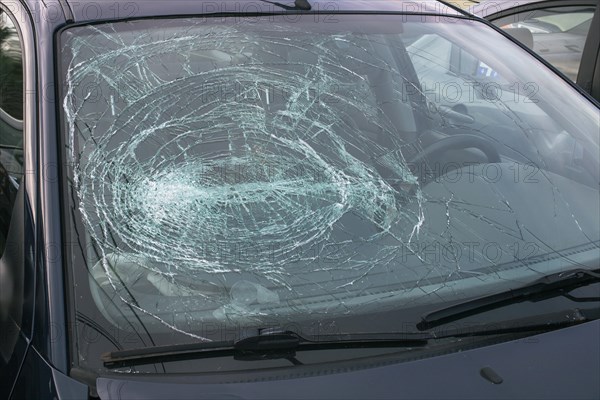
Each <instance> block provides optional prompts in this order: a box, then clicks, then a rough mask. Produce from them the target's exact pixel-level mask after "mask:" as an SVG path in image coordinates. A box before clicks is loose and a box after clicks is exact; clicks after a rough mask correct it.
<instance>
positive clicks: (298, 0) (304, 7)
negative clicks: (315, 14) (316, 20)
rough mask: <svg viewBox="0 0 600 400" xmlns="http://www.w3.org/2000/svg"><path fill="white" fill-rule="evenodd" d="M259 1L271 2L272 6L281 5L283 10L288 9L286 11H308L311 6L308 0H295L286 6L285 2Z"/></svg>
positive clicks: (263, 0)
mask: <svg viewBox="0 0 600 400" xmlns="http://www.w3.org/2000/svg"><path fill="white" fill-rule="evenodd" d="M260 1H262V2H263V3H269V4H273V5H274V6H277V7H281V8H283V9H284V10H288V11H296V10H301V11H309V10H310V9H311V8H312V6H311V5H310V3H309V2H308V0H295V1H294V6H293V7H292V6H286V5H285V4H281V3H278V2H276V1H269V0H260Z"/></svg>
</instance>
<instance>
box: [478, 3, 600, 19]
mask: <svg viewBox="0 0 600 400" xmlns="http://www.w3.org/2000/svg"><path fill="white" fill-rule="evenodd" d="M535 3H540V5H542V4H541V3H547V5H548V6H567V5H570V4H572V5H574V6H575V5H588V4H598V0H511V1H499V0H484V1H482V2H480V3H479V4H476V5H474V6H472V7H469V12H470V13H472V14H474V15H477V16H479V17H482V18H488V17H490V16H496V14H497V17H501V16H503V15H507V14H511V13H510V12H509V10H512V9H514V10H515V11H517V10H518V9H520V8H522V7H524V6H531V5H533V4H535Z"/></svg>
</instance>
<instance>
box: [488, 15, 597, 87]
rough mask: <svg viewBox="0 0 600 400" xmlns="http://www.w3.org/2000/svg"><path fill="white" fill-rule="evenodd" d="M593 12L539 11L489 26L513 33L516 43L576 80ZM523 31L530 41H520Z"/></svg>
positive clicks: (498, 21)
mask: <svg viewBox="0 0 600 400" xmlns="http://www.w3.org/2000/svg"><path fill="white" fill-rule="evenodd" d="M594 11H595V7H594V6H569V7H553V8H542V9H537V10H529V11H524V12H521V13H518V14H513V15H510V16H507V17H503V18H499V19H497V20H495V21H492V23H493V24H494V25H496V26H498V27H500V28H502V29H505V30H508V29H510V31H508V33H509V34H513V33H514V34H513V36H514V37H515V38H516V39H517V40H521V41H522V42H523V43H524V44H525V45H526V46H528V47H530V48H532V50H533V51H535V52H536V53H537V54H539V55H540V56H541V57H542V58H544V59H545V60H546V61H548V62H549V63H550V64H552V65H554V66H555V67H556V68H557V69H558V70H560V71H561V72H562V73H564V74H565V75H566V76H567V77H569V78H570V79H572V80H573V81H577V73H578V72H579V64H580V62H581V55H582V53H583V47H584V45H585V40H586V38H587V35H588V32H589V30H590V26H591V23H592V17H593V16H594ZM523 29H527V30H528V31H529V32H531V36H532V37H533V38H532V39H533V40H531V37H530V38H529V40H523V37H524V35H523V34H522V30H523ZM517 33H519V35H518V36H517V35H516V34H517ZM532 46H533V47H532Z"/></svg>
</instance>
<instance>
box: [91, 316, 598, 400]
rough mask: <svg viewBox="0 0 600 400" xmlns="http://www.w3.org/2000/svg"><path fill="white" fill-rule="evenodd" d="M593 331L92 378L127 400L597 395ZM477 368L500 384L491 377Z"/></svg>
mask: <svg viewBox="0 0 600 400" xmlns="http://www.w3.org/2000/svg"><path fill="white" fill-rule="evenodd" d="M599 335H600V321H593V322H589V323H586V324H582V325H578V326H575V327H571V328H565V329H561V330H558V331H553V332H549V333H545V334H540V335H536V336H531V337H528V338H525V339H520V340H516V341H511V342H506V343H501V344H495V345H491V346H487V347H481V348H477V349H472V350H467V351H463V352H458V353H452V354H447V355H440V356H437V357H432V358H425V359H420V360H414V361H410V362H404V363H400V364H398V363H396V364H390V365H382V364H383V363H382V362H378V361H377V360H376V359H373V362H372V365H370V366H368V367H366V368H365V369H362V370H353V368H352V367H348V368H343V367H339V366H336V365H333V366H328V367H321V368H318V367H314V366H313V367H305V366H299V367H294V368H292V369H285V370H283V371H282V372H274V371H265V372H252V371H250V372H243V373H233V374H230V375H219V376H217V375H202V376H198V375H196V376H192V375H188V376H186V375H171V376H162V377H157V376H156V375H152V376H135V377H134V376H118V377H116V376H115V377H104V378H99V379H98V380H97V390H98V394H99V396H100V398H101V399H128V400H129V399H131V400H133V399H164V398H170V397H173V396H175V397H177V398H179V399H283V398H290V397H293V398H295V399H300V398H302V399H304V398H319V399H365V398H381V399H426V398H463V399H492V398H494V399H498V398H520V399H525V398H546V399H551V398H555V399H563V398H571V399H576V398H598V397H600V382H599V381H598V379H597V377H598V375H599V374H600V341H599V340H598V337H599ZM483 368H490V369H491V370H490V369H488V370H487V371H491V374H492V375H493V374H494V373H496V374H497V375H498V376H497V377H496V378H498V377H499V378H501V379H502V382H501V383H497V382H498V380H495V382H496V383H493V382H491V380H494V379H491V380H490V379H489V378H490V377H489V375H490V373H487V374H486V372H485V371H484V372H482V369H483ZM484 376H488V378H485V377H484ZM217 379H219V381H217ZM224 380H226V381H224ZM217 382H219V383H217ZM367 382H368V384H367Z"/></svg>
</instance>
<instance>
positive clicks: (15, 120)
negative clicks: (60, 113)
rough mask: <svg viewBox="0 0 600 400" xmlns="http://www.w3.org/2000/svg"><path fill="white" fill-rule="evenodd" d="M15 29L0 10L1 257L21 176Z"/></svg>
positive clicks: (20, 104)
mask: <svg viewBox="0 0 600 400" xmlns="http://www.w3.org/2000/svg"><path fill="white" fill-rule="evenodd" d="M22 54H23V52H22V48H21V43H20V39H19V35H18V33H17V29H16V27H15V25H14V23H13V22H12V20H11V19H10V18H9V17H8V15H7V14H6V13H5V12H3V11H2V10H0V257H1V256H2V255H3V253H4V251H5V247H6V242H7V241H8V231H9V226H10V222H11V219H12V218H11V217H12V214H13V206H14V203H15V198H16V193H17V189H18V187H19V184H20V183H21V180H22V178H23V62H22Z"/></svg>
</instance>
